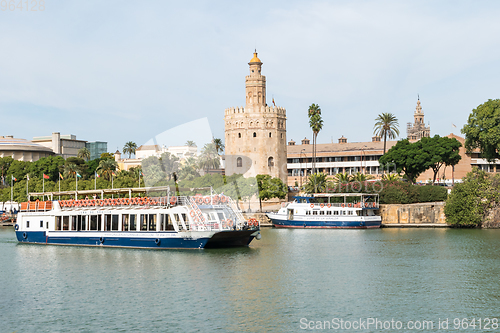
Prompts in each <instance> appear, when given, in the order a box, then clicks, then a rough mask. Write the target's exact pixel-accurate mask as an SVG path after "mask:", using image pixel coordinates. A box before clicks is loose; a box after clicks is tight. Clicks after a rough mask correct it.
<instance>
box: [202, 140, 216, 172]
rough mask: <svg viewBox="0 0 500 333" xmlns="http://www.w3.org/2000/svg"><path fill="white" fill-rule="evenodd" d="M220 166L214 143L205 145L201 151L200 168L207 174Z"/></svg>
mask: <svg viewBox="0 0 500 333" xmlns="http://www.w3.org/2000/svg"><path fill="white" fill-rule="evenodd" d="M219 166H220V157H219V154H218V152H217V148H216V144H215V143H207V144H206V145H205V146H204V147H203V149H202V150H201V156H200V167H201V168H202V169H204V168H206V170H207V172H208V170H210V169H217V168H218V167H219Z"/></svg>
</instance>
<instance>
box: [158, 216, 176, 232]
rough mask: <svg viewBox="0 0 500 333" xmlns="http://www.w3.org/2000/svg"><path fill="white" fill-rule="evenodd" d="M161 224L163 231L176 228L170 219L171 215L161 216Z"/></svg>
mask: <svg viewBox="0 0 500 333" xmlns="http://www.w3.org/2000/svg"><path fill="white" fill-rule="evenodd" d="M160 224H161V230H163V231H166V230H174V226H173V225H172V220H171V219H170V215H169V214H160Z"/></svg>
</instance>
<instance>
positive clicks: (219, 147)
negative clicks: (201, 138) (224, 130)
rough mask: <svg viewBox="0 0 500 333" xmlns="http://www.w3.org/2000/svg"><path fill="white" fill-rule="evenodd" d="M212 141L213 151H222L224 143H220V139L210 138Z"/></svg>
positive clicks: (218, 152)
mask: <svg viewBox="0 0 500 333" xmlns="http://www.w3.org/2000/svg"><path fill="white" fill-rule="evenodd" d="M212 143H213V144H214V145H215V151H216V152H217V154H220V153H222V152H223V151H224V144H223V143H222V140H221V139H217V138H214V139H213V140H212Z"/></svg>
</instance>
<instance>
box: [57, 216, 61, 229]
mask: <svg viewBox="0 0 500 333" xmlns="http://www.w3.org/2000/svg"><path fill="white" fill-rule="evenodd" d="M61 222H62V217H61V216H56V230H61V229H62V223H61Z"/></svg>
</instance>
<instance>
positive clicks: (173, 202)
mask: <svg viewBox="0 0 500 333" xmlns="http://www.w3.org/2000/svg"><path fill="white" fill-rule="evenodd" d="M176 203H177V197H171V198H170V204H171V205H175V204H176Z"/></svg>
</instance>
